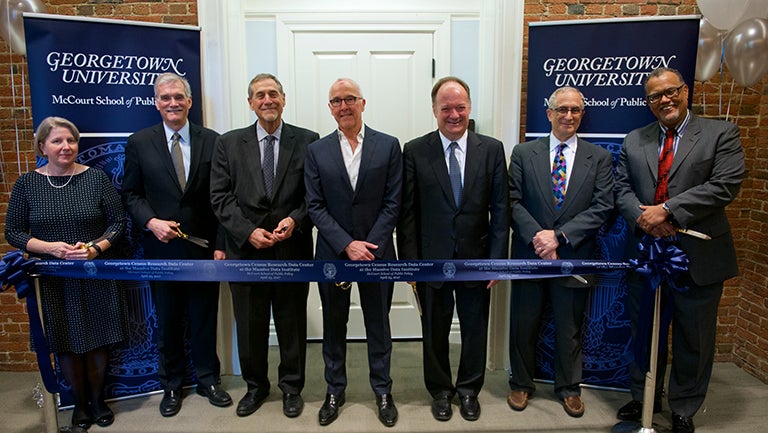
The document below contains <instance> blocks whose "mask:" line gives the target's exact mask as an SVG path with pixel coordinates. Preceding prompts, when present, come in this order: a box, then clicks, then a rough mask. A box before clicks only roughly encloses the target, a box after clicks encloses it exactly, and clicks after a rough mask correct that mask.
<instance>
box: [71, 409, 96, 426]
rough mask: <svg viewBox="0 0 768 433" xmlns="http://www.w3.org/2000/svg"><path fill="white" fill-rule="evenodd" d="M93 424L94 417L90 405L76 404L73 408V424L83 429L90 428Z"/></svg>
mask: <svg viewBox="0 0 768 433" xmlns="http://www.w3.org/2000/svg"><path fill="white" fill-rule="evenodd" d="M91 424H93V417H92V416H91V413H90V411H89V410H88V407H82V406H80V405H75V408H74V409H73V410H72V425H73V426H75V427H80V428H81V429H83V430H88V429H89V428H90V427H91Z"/></svg>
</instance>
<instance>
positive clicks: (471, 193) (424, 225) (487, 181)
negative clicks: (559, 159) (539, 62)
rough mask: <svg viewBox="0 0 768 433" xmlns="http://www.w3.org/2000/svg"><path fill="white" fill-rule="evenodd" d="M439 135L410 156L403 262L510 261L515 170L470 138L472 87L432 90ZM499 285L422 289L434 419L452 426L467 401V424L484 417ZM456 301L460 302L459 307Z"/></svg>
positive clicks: (425, 139)
mask: <svg viewBox="0 0 768 433" xmlns="http://www.w3.org/2000/svg"><path fill="white" fill-rule="evenodd" d="M432 111H433V113H434V115H435V118H436V119H437V128H438V130H437V131H433V132H430V133H429V134H427V135H424V136H422V137H419V138H416V139H414V140H412V141H410V142H408V143H407V144H406V145H405V148H404V150H403V165H404V175H403V211H402V217H401V219H400V223H399V225H398V229H397V241H398V254H399V255H400V258H401V259H408V260H416V259H505V258H507V249H508V246H509V225H508V217H507V216H508V206H507V203H508V197H507V181H506V177H507V169H506V163H505V158H504V146H503V145H502V143H501V142H500V141H499V140H496V139H494V138H491V137H486V136H484V135H479V134H475V133H473V132H471V131H468V127H469V115H470V113H471V111H472V103H471V100H470V97H469V86H467V84H466V83H465V82H464V81H462V80H461V79H459V78H456V77H445V78H441V79H440V80H438V81H437V83H435V85H434V86H433V87H432ZM495 284H496V281H455V282H454V281H449V282H429V283H418V284H417V292H418V297H419V299H420V301H421V305H422V309H423V311H422V317H421V325H422V331H423V345H424V347H423V351H424V383H425V384H426V387H427V390H428V391H429V393H430V394H431V395H432V398H433V402H432V415H433V416H434V417H435V418H436V419H438V420H440V421H447V420H449V419H450V418H451V416H452V415H453V411H452V409H451V400H452V399H453V397H454V395H455V394H457V393H458V394H459V400H460V404H461V411H460V413H461V416H462V417H464V419H466V420H469V421H474V420H477V419H478V418H479V417H480V402H479V401H478V400H477V395H478V394H479V393H480V389H481V388H482V386H483V382H484V380H485V361H486V344H487V343H486V342H487V339H488V309H489V306H490V299H491V297H490V290H488V289H490V288H491V287H493V286H494V285H495ZM454 296H455V301H454ZM454 305H455V307H456V311H457V313H458V316H459V322H460V324H461V341H462V344H461V358H460V361H459V370H458V374H457V377H456V384H455V386H454V384H453V380H452V378H451V366H450V361H449V357H448V352H449V345H448V337H449V334H450V330H451V322H452V320H453V309H454Z"/></svg>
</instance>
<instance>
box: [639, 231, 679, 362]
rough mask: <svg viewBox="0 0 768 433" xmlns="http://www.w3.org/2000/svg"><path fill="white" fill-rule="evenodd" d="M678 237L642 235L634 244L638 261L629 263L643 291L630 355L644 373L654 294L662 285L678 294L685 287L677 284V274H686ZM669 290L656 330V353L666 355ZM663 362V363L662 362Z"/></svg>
mask: <svg viewBox="0 0 768 433" xmlns="http://www.w3.org/2000/svg"><path fill="white" fill-rule="evenodd" d="M674 240H677V235H675V236H674V237H669V238H654V237H653V236H650V235H643V238H642V239H641V240H640V242H639V243H638V244H637V249H638V251H639V252H640V258H637V259H630V260H629V263H630V264H631V265H632V266H634V267H635V272H637V273H638V274H640V275H641V276H643V277H644V281H645V290H644V291H643V294H642V295H641V296H640V307H639V308H640V310H639V314H638V317H637V329H636V332H635V344H634V345H633V352H634V356H635V362H636V363H637V364H638V366H639V367H640V368H641V369H642V371H644V372H645V371H647V370H648V369H649V368H650V360H649V359H648V344H649V342H650V341H651V329H652V325H653V324H652V320H651V319H652V318H653V309H654V304H655V302H654V295H655V294H656V290H661V288H662V286H663V285H665V286H667V287H669V288H670V289H672V290H674V291H677V292H680V293H682V292H685V291H687V290H688V287H686V286H681V285H679V284H678V283H677V279H678V277H680V275H682V274H684V273H686V272H688V264H689V263H690V261H689V260H688V256H687V255H686V254H685V252H683V250H681V249H680V248H678V247H677V245H675V244H674V242H673V241H674ZM672 293H673V292H672V291H669V292H668V293H667V298H666V299H665V298H662V300H661V312H660V327H659V353H666V350H663V349H664V348H666V345H667V338H668V336H669V324H670V323H671V322H672V312H673V305H672V302H671V301H670V298H671V297H672ZM661 362H666V360H665V359H664V360H661Z"/></svg>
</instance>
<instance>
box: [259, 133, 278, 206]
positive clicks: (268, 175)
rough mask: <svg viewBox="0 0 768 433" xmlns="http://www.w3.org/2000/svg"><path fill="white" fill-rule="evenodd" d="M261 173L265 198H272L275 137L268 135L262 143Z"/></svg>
mask: <svg viewBox="0 0 768 433" xmlns="http://www.w3.org/2000/svg"><path fill="white" fill-rule="evenodd" d="M261 172H262V174H263V175H264V187H265V188H266V189H267V196H269V198H270V199H271V198H272V192H273V189H274V184H275V136H274V135H268V136H267V138H266V139H265V141H264V160H263V161H262V162H261Z"/></svg>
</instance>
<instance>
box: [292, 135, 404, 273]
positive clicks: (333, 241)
mask: <svg viewBox="0 0 768 433" xmlns="http://www.w3.org/2000/svg"><path fill="white" fill-rule="evenodd" d="M364 127H365V138H364V140H363V150H362V155H361V161H360V175H359V176H358V179H357V186H356V187H355V189H354V190H353V189H352V184H351V183H350V181H349V175H348V174H347V169H346V167H345V166H344V158H343V157H342V155H341V147H340V142H339V135H338V134H339V133H338V131H333V132H332V133H330V134H329V135H327V136H325V137H323V138H322V139H320V140H318V141H316V142H314V143H312V144H310V145H309V149H308V151H307V160H306V162H305V163H304V173H305V177H304V179H305V184H306V188H307V197H306V200H307V210H308V212H309V216H310V217H311V218H312V221H313V222H314V223H315V225H316V226H317V229H318V235H317V248H316V250H315V256H316V257H317V258H318V259H325V260H339V259H346V258H347V257H346V254H345V252H344V248H345V247H346V246H347V245H348V244H349V243H350V242H352V241H353V240H362V241H367V242H370V243H373V244H376V245H378V246H379V248H378V249H377V250H374V251H372V253H373V255H374V256H376V258H377V259H389V260H391V259H394V258H395V246H394V242H393V240H392V232H393V231H394V229H395V225H396V224H397V218H398V215H399V212H400V190H401V187H402V175H403V168H402V167H403V163H402V154H401V150H400V142H399V141H398V140H397V138H395V137H392V136H391V135H387V134H384V133H382V132H378V131H376V130H374V129H371V128H369V127H368V126H364Z"/></svg>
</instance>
